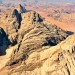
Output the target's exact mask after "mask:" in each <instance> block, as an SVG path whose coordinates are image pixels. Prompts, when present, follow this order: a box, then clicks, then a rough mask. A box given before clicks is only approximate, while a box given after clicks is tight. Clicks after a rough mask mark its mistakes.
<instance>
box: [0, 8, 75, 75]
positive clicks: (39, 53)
mask: <svg viewBox="0 0 75 75" xmlns="http://www.w3.org/2000/svg"><path fill="white" fill-rule="evenodd" d="M0 19H1V21H0V23H1V24H3V26H5V27H6V29H5V28H4V30H5V33H6V34H7V38H8V39H9V41H10V44H9V47H7V49H6V51H7V53H6V55H5V56H4V57H3V58H4V59H6V58H5V57H6V56H8V55H9V57H8V61H7V62H5V63H4V66H3V67H1V68H0V74H1V75H34V74H36V75H69V74H68V71H69V69H67V67H68V66H67V65H68V64H67V58H66V56H64V55H66V54H67V52H68V53H70V51H73V52H71V54H73V53H74V49H73V50H72V49H71V50H70V47H71V48H72V47H73V46H74V44H75V43H73V42H74V36H71V37H73V38H72V40H71V39H69V38H71V37H69V38H67V37H68V34H67V33H66V31H64V30H62V29H60V28H59V27H57V26H56V25H51V24H45V23H44V22H43V19H42V17H41V16H40V15H39V14H38V13H36V12H34V11H29V12H26V13H25V12H19V11H18V10H17V9H14V10H13V12H12V11H11V12H9V13H8V14H6V15H5V16H4V17H3V18H0ZM5 21H6V24H5ZM1 27H2V26H1ZM2 28H3V27H2ZM66 38H67V39H66ZM65 39H66V40H67V41H68V40H69V42H67V41H66V40H65ZM63 40H65V41H63ZM70 40H71V41H72V42H70ZM3 41H4V40H3ZM61 41H63V42H61ZM60 42H61V43H60ZM59 43H60V44H59ZM72 43H73V44H72ZM57 44H58V45H57ZM67 44H69V45H67ZM70 45H71V46H70ZM65 47H66V48H65ZM67 47H68V48H67ZM11 48H12V49H11ZM10 49H11V50H12V51H11V52H9V51H10ZM64 53H65V54H64ZM68 56H69V55H68ZM71 56H72V55H71ZM69 57H70V56H69ZM6 60H7V59H6ZM64 61H66V62H64ZM0 64H1V63H0ZM62 64H63V66H62ZM73 66H74V65H72V67H73ZM61 69H63V70H61ZM65 70H66V72H67V74H66V73H65ZM69 72H71V71H69ZM60 73H61V74H60ZM71 73H74V72H71ZM71 75H72V74H71Z"/></svg>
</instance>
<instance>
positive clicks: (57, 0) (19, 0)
mask: <svg viewBox="0 0 75 75" xmlns="http://www.w3.org/2000/svg"><path fill="white" fill-rule="evenodd" d="M22 1H24V2H26V1H27V2H29V1H31V3H33V2H53V3H59V2H68V3H75V0H62V1H61V0H0V3H2V2H3V3H10V2H11V3H13V2H14V3H21V2H22Z"/></svg>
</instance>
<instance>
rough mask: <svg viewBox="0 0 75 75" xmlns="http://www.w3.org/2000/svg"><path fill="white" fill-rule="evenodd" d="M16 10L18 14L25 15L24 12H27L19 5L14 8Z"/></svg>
mask: <svg viewBox="0 0 75 75" xmlns="http://www.w3.org/2000/svg"><path fill="white" fill-rule="evenodd" d="M16 9H17V10H18V12H19V13H25V12H27V10H26V9H25V7H24V6H22V5H21V4H19V5H18V6H16Z"/></svg>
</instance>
